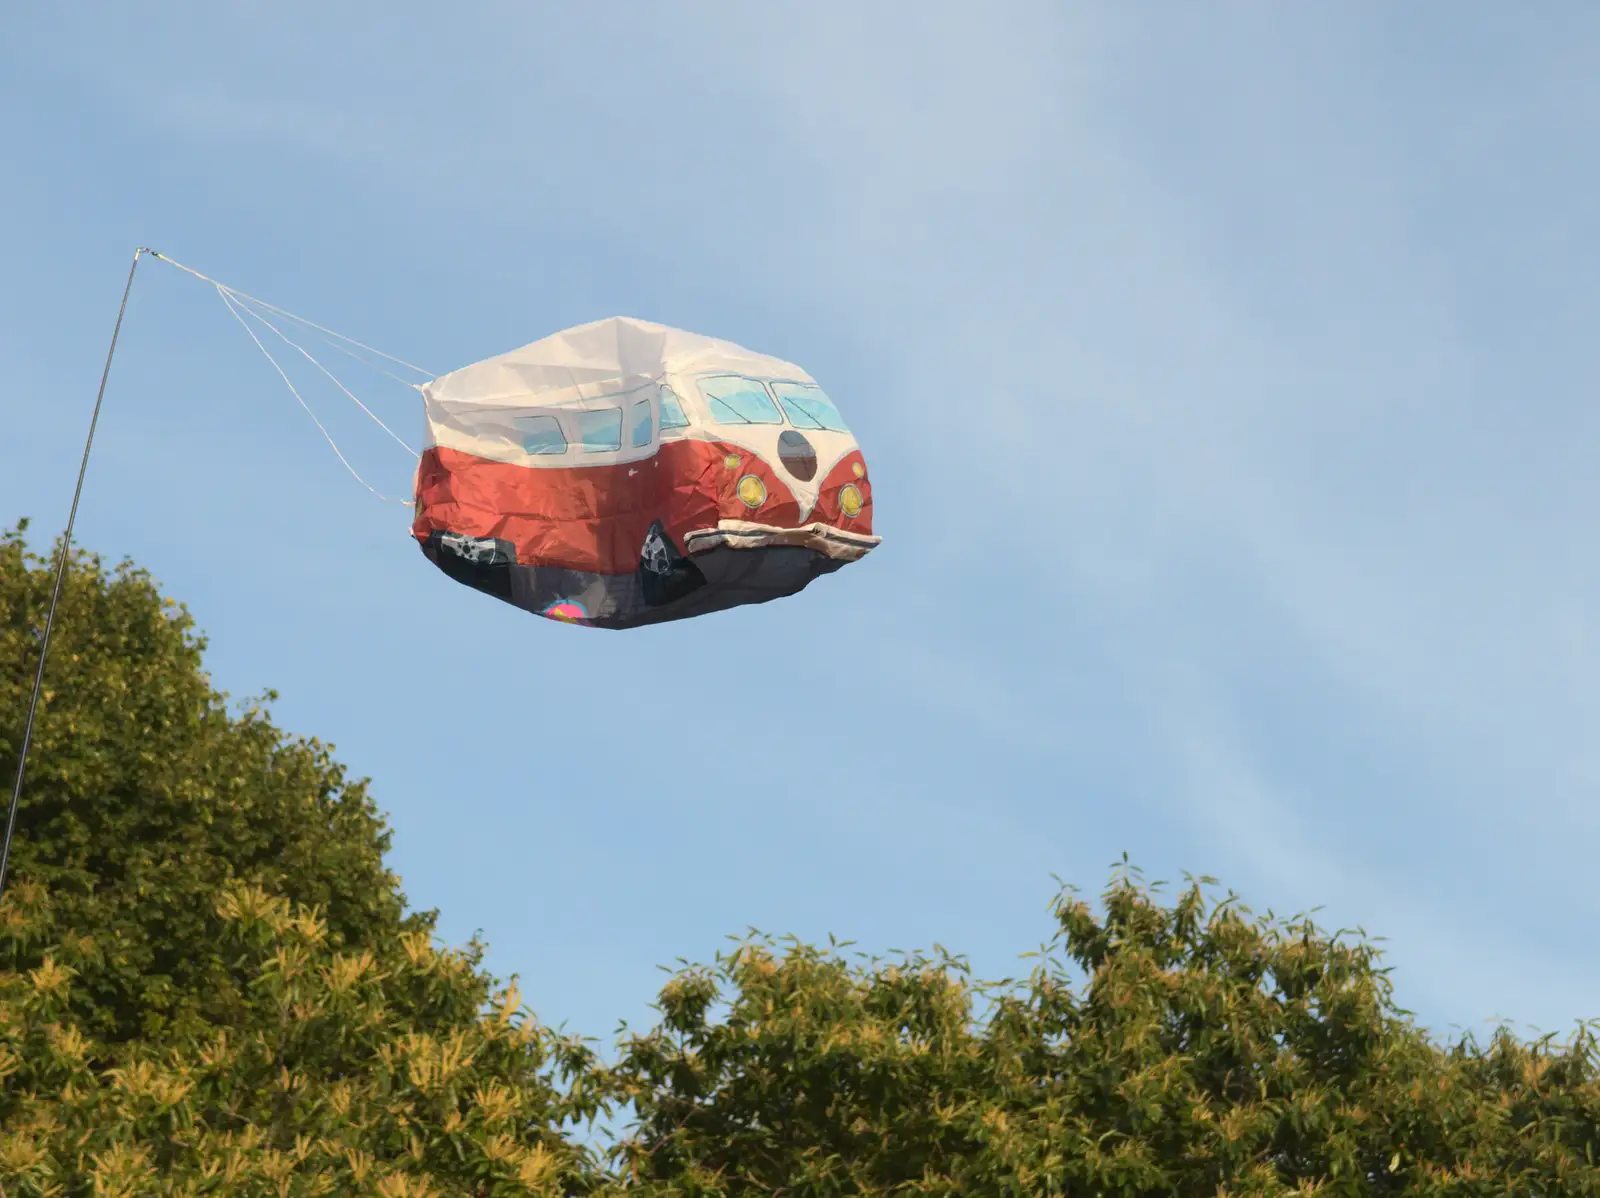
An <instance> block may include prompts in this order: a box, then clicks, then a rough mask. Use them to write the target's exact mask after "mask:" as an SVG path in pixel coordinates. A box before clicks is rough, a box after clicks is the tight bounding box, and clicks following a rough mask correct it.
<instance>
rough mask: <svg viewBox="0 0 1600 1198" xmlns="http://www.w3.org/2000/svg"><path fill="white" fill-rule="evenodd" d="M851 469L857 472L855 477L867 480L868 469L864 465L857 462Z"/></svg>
mask: <svg viewBox="0 0 1600 1198" xmlns="http://www.w3.org/2000/svg"><path fill="white" fill-rule="evenodd" d="M850 469H851V470H852V471H854V472H855V476H856V477H857V478H865V477H866V474H867V468H866V466H865V465H864V464H863V463H861V462H856V463H854V464H853V465H851V467H850Z"/></svg>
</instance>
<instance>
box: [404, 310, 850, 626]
mask: <svg viewBox="0 0 1600 1198" xmlns="http://www.w3.org/2000/svg"><path fill="white" fill-rule="evenodd" d="M420 390H421V392H422V395H423V401H424V410H425V418H426V424H427V431H426V441H425V448H424V450H423V453H422V460H421V462H420V464H419V466H418V469H417V477H416V511H415V518H414V522H413V525H412V532H413V535H414V536H415V537H416V539H417V541H418V542H419V544H420V545H421V547H422V551H423V553H424V554H426V555H427V557H428V559H429V560H430V561H432V562H433V563H434V564H435V565H436V566H438V567H439V569H440V570H442V571H444V573H445V574H447V575H449V576H450V577H451V578H453V579H455V580H457V581H458V582H461V583H464V584H466V585H467V586H470V587H474V588H476V589H477V590H480V591H484V592H486V593H487V594H490V595H493V596H495V597H496V598H499V599H502V600H504V601H506V602H507V603H511V604H513V605H515V606H517V607H519V608H523V609H525V610H527V611H530V612H534V613H536V614H538V615H541V616H546V617H548V618H550V619H554V620H562V621H566V622H569V623H575V624H585V625H590V626H593V627H598V628H629V627H635V626H638V625H643V624H655V623H661V622H664V621H668V620H681V619H684V618H687V617H691V616H700V615H705V614H707V613H710V612H715V611H720V610H724V609H727V608H731V607H736V606H739V605H741V604H746V603H762V602H766V601H767V600H770V599H777V598H781V597H783V596H786V595H792V594H794V593H796V592H797V591H799V590H801V589H802V588H804V587H805V586H806V585H807V584H808V583H810V582H811V581H812V580H813V579H815V578H817V577H819V576H820V575H823V574H828V573H832V572H833V571H835V570H838V569H839V568H840V567H841V566H844V565H846V564H847V563H849V562H853V561H857V560H858V559H860V558H862V557H864V556H865V555H866V554H867V553H869V552H870V551H871V550H872V549H873V548H874V547H876V546H877V544H878V542H879V538H878V537H876V536H874V535H873V532H872V483H871V481H870V478H869V475H868V473H867V464H866V461H865V459H864V458H863V457H862V455H861V450H860V448H859V446H857V444H856V441H855V438H854V437H853V436H852V435H851V433H850V430H849V428H848V427H847V426H846V424H845V422H844V419H843V418H842V417H841V416H840V414H839V410H838V408H836V407H835V406H834V404H833V401H832V400H831V399H829V397H828V395H827V394H826V393H825V392H824V391H823V389H822V388H821V387H820V386H819V385H818V384H817V382H816V380H814V379H813V378H811V376H810V375H808V374H807V373H806V372H805V371H803V370H801V369H800V368H799V367H798V366H796V365H794V364H793V363H790V362H784V361H781V360H779V359H777V358H770V357H766V356H765V355H762V354H758V353H753V352H751V351H750V350H746V349H743V348H741V347H740V346H737V345H734V344H732V343H730V342H727V341H719V340H715V339H713V338H710V337H702V336H699V335H697V334H694V333H687V332H683V331H681V330H679V329H672V328H667V327H665V326H663V325H658V324H650V323H647V322H645V321H640V320H631V319H627V318H615V319H610V320H602V321H598V322H595V323H593V324H586V325H581V326H579V327H577V328H574V329H568V330H566V331H565V332H561V333H557V334H555V335H554V336H551V337H546V338H545V339H543V340H542V341H536V342H534V343H533V344H531V345H527V346H524V347H523V348H522V349H518V350H513V351H512V352H510V353H507V354H502V355H501V356H499V357H496V358H490V359H488V360H486V361H483V362H478V363H476V364H474V365H471V366H467V367H464V368H463V369H460V370H457V371H455V372H453V373H451V374H447V375H444V376H442V377H440V378H437V379H434V380H433V381H432V382H430V383H427V384H424V385H423V386H422V387H421V388H420Z"/></svg>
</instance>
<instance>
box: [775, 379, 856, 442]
mask: <svg viewBox="0 0 1600 1198" xmlns="http://www.w3.org/2000/svg"><path fill="white" fill-rule="evenodd" d="M772 391H773V394H774V395H776V396H777V397H778V402H779V403H781V404H782V405H783V411H784V414H785V415H786V416H788V417H789V423H790V424H792V425H794V426H795V428H814V429H827V430H829V431H831V432H836V433H847V432H849V431H850V430H849V429H848V428H846V427H845V423H844V417H842V416H840V415H839V409H838V408H836V407H834V406H833V400H831V399H829V398H828V394H827V392H825V391H824V390H823V389H822V388H821V387H819V386H817V385H816V384H815V383H773V384H772Z"/></svg>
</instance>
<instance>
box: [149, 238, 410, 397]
mask: <svg viewBox="0 0 1600 1198" xmlns="http://www.w3.org/2000/svg"><path fill="white" fill-rule="evenodd" d="M145 252H146V253H147V254H149V255H150V256H151V257H152V258H159V259H161V261H163V262H165V263H166V264H167V265H168V266H175V267H177V268H178V269H179V270H181V271H183V272H184V273H185V274H190V275H193V276H194V277H195V278H197V279H199V280H201V281H202V282H205V283H210V284H211V285H212V286H213V287H216V288H218V289H219V290H222V291H227V292H230V293H231V294H233V295H235V296H237V297H238V298H240V299H242V300H248V301H249V302H250V303H252V304H255V305H256V306H257V307H259V308H265V309H266V310H267V311H268V312H273V313H276V314H277V315H279V316H282V317H285V318H286V319H289V320H293V321H295V322H296V323H298V324H303V325H305V326H306V327H307V328H311V329H315V330H316V331H317V332H319V333H323V334H325V335H327V336H329V337H335V338H337V339H338V340H340V341H343V342H345V343H346V344H348V345H354V346H356V347H357V348H358V349H364V350H366V351H367V352H368V353H369V354H377V355H378V357H380V358H383V359H385V360H387V361H390V362H393V363H395V365H397V366H404V367H405V368H406V369H407V370H414V371H416V372H417V373H418V374H420V375H422V376H424V377H425V378H433V377H434V372H433V371H431V370H424V369H423V368H422V367H421V366H417V365H415V364H414V363H411V362H407V361H406V360H405V359H404V358H397V357H395V356H394V355H393V354H386V353H384V352H383V351H382V350H381V349H374V348H373V347H372V346H370V345H366V344H364V343H363V342H360V341H357V340H356V339H355V338H354V337H346V336H345V335H344V334H343V333H336V332H334V331H333V330H332V329H329V328H324V327H323V326H322V325H320V324H317V323H316V322H315V321H313V320H307V319H306V318H305V317H304V316H296V315H295V314H294V313H293V312H290V311H288V310H287V309H285V308H280V307H278V306H277V305H276V304H269V303H267V301H266V300H262V299H257V298H256V297H255V296H253V295H246V294H245V293H244V292H243V291H240V290H238V289H237V288H234V287H229V286H227V285H226V284H225V283H219V282H218V281H217V280H216V279H213V278H212V277H211V276H209V275H203V274H201V273H200V272H199V271H198V270H195V269H194V268H193V267H192V266H185V265H184V264H183V263H182V262H175V261H173V260H172V259H171V258H168V257H167V256H166V255H165V254H158V253H156V252H155V251H154V250H146V251H145ZM247 327H248V326H247ZM345 352H348V351H345ZM390 377H391V378H393V377H394V376H393V375H390ZM397 381H399V382H405V380H404V379H399V380H397ZM407 385H408V386H415V385H416V384H407Z"/></svg>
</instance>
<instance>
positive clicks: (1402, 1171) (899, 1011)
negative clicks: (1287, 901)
mask: <svg viewBox="0 0 1600 1198" xmlns="http://www.w3.org/2000/svg"><path fill="white" fill-rule="evenodd" d="M1204 881H1205V880H1201V881H1196V882H1193V883H1191V884H1190V885H1189V886H1188V887H1187V888H1186V889H1185V890H1184V891H1183V893H1182V894H1180V895H1179V896H1178V898H1177V899H1176V901H1175V902H1173V903H1172V904H1171V905H1170V906H1164V905H1162V903H1161V902H1160V901H1159V891H1158V889H1157V888H1154V887H1147V886H1145V885H1143V884H1142V883H1141V882H1139V881H1138V879H1137V875H1136V874H1135V873H1134V872H1132V871H1125V870H1119V871H1118V873H1117V874H1116V875H1115V876H1114V877H1113V879H1112V883H1111V885H1110V887H1109V888H1108V889H1107V890H1106V891H1105V893H1104V895H1103V899H1102V903H1101V908H1102V910H1101V912H1100V913H1098V914H1097V913H1096V912H1095V911H1094V909H1093V908H1091V906H1090V905H1089V904H1088V903H1086V902H1084V901H1082V900H1081V899H1080V898H1078V896H1077V895H1076V894H1075V893H1074V892H1072V891H1071V890H1070V889H1069V890H1067V891H1064V892H1063V893H1062V895H1061V896H1060V898H1059V900H1058V901H1057V903H1056V907H1055V915H1056V919H1057V923H1058V927H1059V932H1058V935H1057V936H1056V938H1055V939H1054V941H1053V942H1052V943H1051V944H1050V945H1048V946H1047V947H1046V948H1045V949H1044V950H1043V951H1042V952H1041V954H1040V956H1039V963H1038V965H1037V967H1036V968H1035V970H1034V971H1033V973H1032V974H1031V976H1030V977H1028V978H1027V979H1025V980H1023V981H1022V982H1019V983H1013V982H1003V983H997V984H981V983H974V982H971V981H969V979H968V977H967V974H966V969H965V966H964V964H963V963H962V962H961V961H959V960H956V959H952V958H949V957H945V956H940V957H936V958H925V957H920V956H913V957H909V958H906V959H903V960H899V961H893V962H885V961H863V960H859V959H858V960H854V961H853V960H851V959H849V958H847V957H846V956H844V955H843V954H842V953H840V952H839V951H838V950H837V949H834V950H830V951H828V952H823V951H820V950H818V949H815V948H811V947H808V946H806V945H802V944H794V943H791V944H790V945H789V946H788V947H787V948H782V947H781V946H780V945H778V944H776V943H775V942H773V941H770V940H765V939H754V940H750V941H747V942H745V943H743V944H741V945H740V946H739V947H738V949H737V950H736V951H735V952H733V953H731V954H730V955H727V956H726V957H723V958H721V959H719V961H718V962H717V963H716V964H715V965H713V966H710V967H695V968H691V969H688V970H685V971H683V972H681V973H680V974H678V975H677V976H676V977H675V978H674V979H673V980H672V981H671V982H670V983H669V984H668V985H667V986H666V987H665V989H664V990H663V991H662V994H661V999H660V1010H661V1021H660V1024H659V1026H657V1027H656V1028H654V1029H652V1030H651V1031H649V1032H647V1033H645V1034H643V1035H638V1036H633V1037H630V1038H628V1039H626V1040H624V1042H623V1045H622V1054H621V1059H620V1061H619V1062H618V1063H617V1064H616V1065H615V1066H614V1067H613V1068H612V1069H611V1070H610V1071H609V1073H608V1082H609V1085H610V1087H611V1092H613V1093H614V1094H616V1095H618V1096H620V1097H625V1098H627V1099H628V1100H630V1101H631V1102H632V1103H633V1104H634V1108H635V1111H636V1116H637V1117H636V1119H635V1121H634V1123H633V1126H632V1128H631V1132H630V1134H629V1135H628V1136H627V1137H626V1138H625V1139H623V1140H622V1142H621V1143H620V1144H619V1145H618V1148H617V1150H616V1152H615V1154H614V1155H615V1160H616V1162H617V1165H618V1168H619V1173H620V1175H621V1176H622V1177H623V1178H625V1179H627V1181H628V1182H629V1184H630V1188H631V1189H632V1190H634V1191H635V1192H637V1193H641V1194H652V1195H653V1194H660V1195H668V1194H673V1195H677V1194H684V1195H688V1194H694V1195H755V1194H771V1195H776V1194H784V1195H794V1196H799V1195H824V1194H881V1195H888V1194H940V1195H955V1194H1007V1195H1018V1196H1021V1195H1057V1194H1058V1195H1147V1194H1148V1195H1158V1194H1159V1195H1183V1196H1189V1195H1192V1196H1194V1198H1201V1196H1205V1198H1215V1196H1216V1195H1219V1194H1222V1195H1263V1196H1265V1195H1285V1196H1286V1195H1291V1194H1324V1195H1351V1196H1355V1195H1369V1194H1417V1195H1424V1194H1425V1195H1447V1194H1448V1195H1469V1194H1470V1195H1485V1196H1488V1195H1505V1194H1529V1195H1556V1194H1561V1195H1569V1194H1570V1195H1592V1194H1596V1193H1600V1167H1597V1164H1596V1161H1597V1158H1600V1079H1597V1071H1596V1059H1595V1047H1596V1045H1595V1039H1594V1036H1593V1034H1592V1032H1591V1031H1590V1030H1589V1029H1587V1028H1580V1029H1579V1031H1578V1033H1577V1034H1576V1035H1575V1036H1574V1038H1573V1039H1572V1040H1571V1041H1570V1042H1569V1043H1568V1044H1567V1045H1565V1046H1556V1045H1554V1044H1553V1042H1552V1041H1550V1040H1548V1039H1547V1040H1545V1041H1542V1042H1539V1043H1537V1044H1532V1045H1529V1044H1523V1043H1520V1042H1518V1041H1517V1040H1516V1039H1515V1038H1514V1037H1512V1036H1511V1035H1510V1034H1509V1033H1506V1032H1504V1031H1501V1032H1500V1033H1499V1034H1497V1035H1496V1036H1495V1038H1494V1040H1493V1042H1492V1043H1491V1044H1490V1046H1489V1047H1488V1048H1487V1049H1481V1048H1480V1047H1479V1046H1478V1045H1477V1044H1476V1043H1475V1042H1474V1041H1472V1040H1471V1039H1463V1040H1461V1041H1460V1042H1459V1043H1457V1044H1454V1045H1451V1046H1449V1047H1441V1046H1438V1045H1436V1044H1434V1043H1433V1042H1432V1041H1431V1040H1430V1039H1429V1037H1428V1036H1427V1035H1426V1034H1425V1033H1423V1032H1422V1031H1421V1030H1420V1029H1418V1028H1417V1027H1416V1025H1415V1024H1414V1023H1413V1022H1412V1020H1411V1019H1410V1017H1409V1016H1408V1014H1407V1013H1406V1012H1404V1011H1402V1010H1399V1009H1397V1008H1396V1007H1395V1006H1394V1004H1393V1001H1392V996H1391V993H1390V986H1389V980H1388V975H1387V971H1386V970H1384V969H1383V968H1381V967H1380V965H1379V962H1378V957H1377V952H1376V950H1375V948H1374V947H1373V945H1372V944H1371V943H1369V942H1368V941H1366V940H1365V938H1360V939H1356V940H1353V941H1352V940H1351V939H1350V938H1349V937H1344V936H1337V935H1335V936H1329V935H1326V934H1324V933H1323V932H1321V931H1319V930H1318V929H1317V927H1316V926H1315V925H1314V924H1313V923H1312V922H1310V921H1309V920H1303V919H1302V920H1293V921H1279V920H1272V919H1255V918H1250V917H1249V913H1248V912H1247V911H1245V910H1244V909H1243V908H1241V907H1240V906H1239V905H1238V904H1237V903H1236V902H1235V901H1234V900H1233V899H1232V897H1231V896H1230V897H1229V898H1228V899H1226V900H1224V901H1222V902H1218V903H1213V902H1211V901H1210V900H1209V899H1208V897H1207V893H1206V888H1205V886H1204V884H1203V882H1204Z"/></svg>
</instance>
